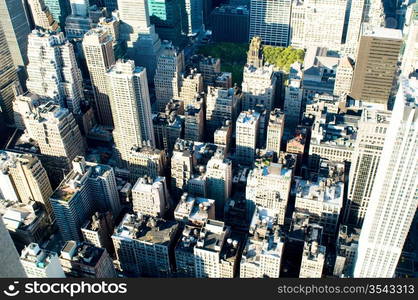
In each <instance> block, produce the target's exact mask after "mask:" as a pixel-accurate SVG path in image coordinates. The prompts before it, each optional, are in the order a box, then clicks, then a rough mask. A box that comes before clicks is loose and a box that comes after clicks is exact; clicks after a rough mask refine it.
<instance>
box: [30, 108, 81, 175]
mask: <svg viewBox="0 0 418 300" xmlns="http://www.w3.org/2000/svg"><path fill="white" fill-rule="evenodd" d="M24 121H25V125H26V128H27V130H28V134H29V136H30V137H31V138H32V139H34V140H35V141H36V142H37V143H38V145H39V149H40V152H41V154H42V157H41V159H42V163H43V165H44V167H45V169H47V170H48V173H49V174H48V175H49V178H50V180H51V182H54V179H55V180H57V179H58V180H61V178H62V175H63V171H68V170H70V169H71V161H72V160H73V159H74V158H75V157H76V156H77V155H84V151H85V150H84V144H83V139H82V136H81V133H80V129H79V128H78V125H77V123H76V121H75V119H74V117H73V115H72V114H71V113H70V112H69V111H68V109H66V108H60V107H59V106H58V105H56V104H53V103H52V102H48V103H46V104H43V105H40V106H39V107H38V108H36V109H35V111H33V112H31V113H29V114H28V116H27V117H26V118H25V120H24Z"/></svg>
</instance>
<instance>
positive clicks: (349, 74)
mask: <svg viewBox="0 0 418 300" xmlns="http://www.w3.org/2000/svg"><path fill="white" fill-rule="evenodd" d="M353 73H354V62H353V60H352V59H351V58H349V57H348V56H346V57H344V58H342V59H341V60H340V63H339V64H338V67H337V74H336V75H335V85H334V95H337V96H341V95H348V94H350V89H351V81H352V80H353Z"/></svg>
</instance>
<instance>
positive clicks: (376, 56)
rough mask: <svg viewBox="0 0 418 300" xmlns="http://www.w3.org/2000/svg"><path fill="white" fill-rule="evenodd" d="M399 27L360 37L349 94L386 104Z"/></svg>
mask: <svg viewBox="0 0 418 300" xmlns="http://www.w3.org/2000/svg"><path fill="white" fill-rule="evenodd" d="M401 45H402V34H401V31H400V30H397V29H389V28H383V27H382V28H377V29H375V30H372V31H368V32H365V33H364V34H363V35H362V36H361V38H360V44H359V49H358V54H357V61H356V67H355V69H354V75H353V81H352V84H351V92H350V96H351V97H353V98H354V99H356V100H361V101H366V102H371V103H380V104H384V105H386V104H387V102H388V99H389V96H390V93H391V90H392V86H393V81H394V76H395V71H396V68H397V62H398V57H399V52H400V49H401Z"/></svg>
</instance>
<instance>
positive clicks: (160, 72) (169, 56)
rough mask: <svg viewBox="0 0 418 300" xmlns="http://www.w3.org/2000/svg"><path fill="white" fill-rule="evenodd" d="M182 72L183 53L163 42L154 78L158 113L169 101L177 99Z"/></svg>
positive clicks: (170, 44)
mask: <svg viewBox="0 0 418 300" xmlns="http://www.w3.org/2000/svg"><path fill="white" fill-rule="evenodd" d="M183 70H184V55H183V51H179V50H178V49H177V48H175V47H174V46H173V45H172V43H171V42H166V41H164V42H163V44H162V47H161V53H160V55H159V56H158V58H157V70H156V71H155V76H154V85H155V98H156V105H157V109H158V111H164V109H165V107H166V105H167V103H168V102H170V100H171V99H173V98H178V96H179V92H180V84H181V73H182V72H183Z"/></svg>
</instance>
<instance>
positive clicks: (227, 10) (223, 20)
mask: <svg viewBox="0 0 418 300" xmlns="http://www.w3.org/2000/svg"><path fill="white" fill-rule="evenodd" d="M211 24H212V38H213V40H214V41H215V42H231V43H247V42H248V30H249V24H250V13H249V11H248V9H247V7H245V6H229V5H223V6H220V7H217V8H215V9H214V10H213V11H212V14H211Z"/></svg>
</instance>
